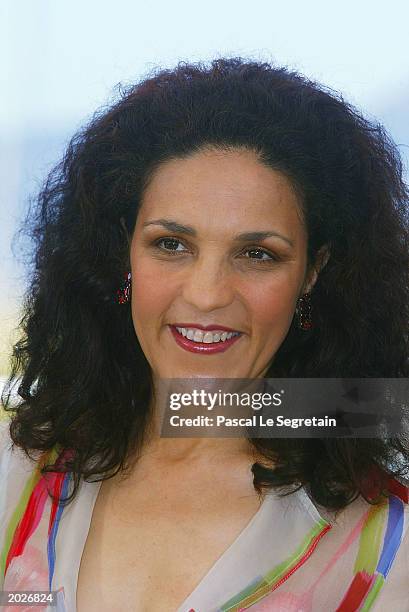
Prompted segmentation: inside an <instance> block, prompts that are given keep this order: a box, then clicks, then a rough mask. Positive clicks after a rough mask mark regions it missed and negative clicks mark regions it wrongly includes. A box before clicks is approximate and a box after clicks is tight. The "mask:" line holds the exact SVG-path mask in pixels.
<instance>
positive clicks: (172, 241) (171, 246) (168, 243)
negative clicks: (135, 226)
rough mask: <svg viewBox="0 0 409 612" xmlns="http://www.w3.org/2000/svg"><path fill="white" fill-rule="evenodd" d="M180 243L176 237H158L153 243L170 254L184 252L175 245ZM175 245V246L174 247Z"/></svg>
mask: <svg viewBox="0 0 409 612" xmlns="http://www.w3.org/2000/svg"><path fill="white" fill-rule="evenodd" d="M161 243H163V244H164V245H165V246H164V247H162V246H160V244H161ZM178 244H179V245H181V244H182V242H181V241H180V240H179V239H178V238H173V237H166V238H160V239H159V240H156V241H155V242H154V245H155V246H156V247H157V248H158V249H159V250H160V251H165V252H166V253H169V254H170V255H175V254H178V253H184V250H180V249H178V248H177V245H178ZM175 247H176V248H175Z"/></svg>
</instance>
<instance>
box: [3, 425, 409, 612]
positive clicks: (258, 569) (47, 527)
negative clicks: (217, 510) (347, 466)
mask: <svg viewBox="0 0 409 612" xmlns="http://www.w3.org/2000/svg"><path fill="white" fill-rule="evenodd" d="M58 459H60V460H61V454H60V455H59V453H58V451H57V450H56V449H53V450H52V451H50V452H49V453H47V454H44V455H43V456H42V457H41V459H39V460H38V461H37V462H32V461H30V460H29V459H28V458H27V457H26V456H25V455H24V453H23V451H21V450H20V449H18V448H15V449H14V450H13V451H12V450H11V441H10V438H9V433H8V424H7V423H6V422H0V587H1V589H0V590H3V591H5V592H6V593H10V592H15V591H53V592H54V593H55V602H56V603H55V604H54V605H51V604H49V603H46V602H45V603H44V604H41V605H39V604H38V603H37V604H36V605H35V606H34V605H30V604H25V605H24V606H18V607H16V606H15V605H13V606H11V605H10V606H7V605H3V607H2V608H1V609H2V610H4V611H5V612H15V611H16V610H32V611H33V612H39V611H41V610H44V611H47V612H52V611H56V612H76V590H77V582H78V574H79V567H80V562H81V556H82V552H83V550H84V547H85V541H86V538H87V535H88V531H89V527H90V523H91V519H92V513H93V508H94V505H95V501H96V499H97V496H98V492H99V489H100V485H101V483H100V482H94V483H92V482H86V481H82V482H81V487H80V490H79V493H78V495H77V497H76V498H75V499H74V501H73V502H72V503H71V504H69V505H68V506H66V507H63V506H61V505H59V504H58V498H59V496H61V495H63V496H64V495H66V493H67V491H68V490H69V487H70V480H71V478H72V475H71V474H70V473H65V474H61V473H57V472H52V473H49V474H48V475H47V477H44V476H42V475H41V473H40V469H41V467H42V465H43V464H44V462H46V461H47V462H49V463H50V462H53V463H54V462H55V461H56V460H58ZM47 489H49V490H51V491H52V493H53V494H54V495H55V496H56V498H57V499H56V501H55V502H52V500H51V498H50V497H49V495H48V491H47ZM391 491H392V492H391V494H390V496H389V498H388V499H387V500H385V501H384V503H381V504H380V505H377V506H372V505H369V504H368V503H366V502H365V501H364V500H362V499H358V500H356V501H355V502H353V503H352V504H350V505H349V506H347V508H345V509H344V510H342V512H341V513H339V514H338V515H337V516H335V514H334V513H331V512H329V511H327V510H325V509H324V508H321V507H320V508H318V507H317V506H316V505H315V504H314V503H313V502H312V501H311V499H310V498H309V496H308V494H307V492H306V491H305V489H300V490H298V491H297V492H295V493H293V494H291V495H289V496H287V497H279V496H278V495H277V494H276V493H274V492H270V493H268V494H266V495H265V497H264V499H263V502H262V504H261V506H260V508H259V509H258V511H257V512H256V514H255V515H254V516H253V518H252V519H251V520H250V522H249V523H248V524H247V526H246V527H245V528H244V529H243V531H242V532H241V533H240V534H239V536H238V537H237V538H236V539H235V541H234V542H233V543H232V544H231V545H230V546H229V547H228V548H227V550H225V552H224V553H223V554H222V555H221V556H220V557H219V559H218V560H217V561H216V563H215V564H214V565H213V567H212V568H211V569H210V570H209V571H208V572H207V574H206V575H205V576H204V577H203V578H202V579H201V581H200V583H199V584H198V585H197V587H196V588H195V589H194V591H193V592H192V593H191V594H190V595H189V596H188V597H187V599H186V600H185V601H184V602H183V603H182V605H181V606H180V607H179V609H178V610H177V612H228V611H229V612H239V611H244V610H251V612H265V611H270V610H276V611H280V612H281V611H283V612H314V611H317V612H321V611H325V612H332V611H334V612H335V611H336V612H355V611H357V610H359V611H367V610H371V611H374V612H380V611H381V610H382V612H385V611H388V612H389V611H393V612H408V611H409V536H406V537H405V534H406V533H407V527H408V524H409V505H408V488H407V487H405V486H403V485H402V484H401V483H398V482H397V481H396V480H395V481H393V483H391ZM4 596H5V594H3V597H4ZM130 609H131V607H130ZM133 609H135V610H137V607H136V608H133Z"/></svg>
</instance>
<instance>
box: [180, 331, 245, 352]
mask: <svg viewBox="0 0 409 612" xmlns="http://www.w3.org/2000/svg"><path fill="white" fill-rule="evenodd" d="M178 327H179V325H178ZM180 327H185V326H184V325H181V326H180ZM193 327H198V326H197V325H196V326H193ZM210 327H213V329H223V328H221V327H216V326H214V325H213V326H210ZM169 329H170V331H171V333H172V335H173V337H174V339H175V341H176V343H177V344H178V345H179V346H180V347H181V348H183V349H185V351H189V352H190V353H200V354H201V355H212V354H213V353H223V352H224V351H227V349H228V348H230V347H231V346H232V345H233V344H234V343H235V342H236V341H237V340H239V339H240V338H241V336H242V334H241V333H240V335H239V336H233V337H232V338H230V339H229V340H225V341H224V342H216V343H215V344H207V343H206V342H193V340H189V339H188V338H186V337H185V336H182V334H180V333H179V332H178V331H177V329H176V328H175V326H174V325H169ZM200 329H203V327H200ZM207 329H208V331H211V330H210V329H209V328H207ZM226 331H227V330H226ZM230 331H236V330H234V329H232V330H230Z"/></svg>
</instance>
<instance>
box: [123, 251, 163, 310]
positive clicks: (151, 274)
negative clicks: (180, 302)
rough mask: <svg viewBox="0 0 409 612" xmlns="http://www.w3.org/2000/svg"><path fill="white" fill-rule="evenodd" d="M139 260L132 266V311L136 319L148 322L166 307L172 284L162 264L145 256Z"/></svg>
mask: <svg viewBox="0 0 409 612" xmlns="http://www.w3.org/2000/svg"><path fill="white" fill-rule="evenodd" d="M137 262H138V263H137V264H135V265H133V266H132V311H133V316H134V320H138V321H140V320H143V321H144V322H146V321H149V320H152V319H153V318H155V317H157V315H158V313H160V312H161V311H163V310H164V309H165V308H166V305H167V304H168V302H169V300H170V299H171V286H170V284H169V283H167V282H166V276H165V273H164V270H163V271H162V270H161V266H158V265H157V264H155V262H152V261H151V260H148V259H144V258H143V257H139V258H138V260H137ZM162 272H163V273H162Z"/></svg>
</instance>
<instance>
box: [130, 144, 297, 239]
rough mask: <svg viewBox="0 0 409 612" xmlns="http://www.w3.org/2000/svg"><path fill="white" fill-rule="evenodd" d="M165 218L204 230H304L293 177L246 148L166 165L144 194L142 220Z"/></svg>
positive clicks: (197, 155) (202, 153) (198, 155)
mask: <svg viewBox="0 0 409 612" xmlns="http://www.w3.org/2000/svg"><path fill="white" fill-rule="evenodd" d="M166 215H168V216H171V217H172V218H177V219H178V220H179V221H181V222H183V221H185V222H186V221H187V220H189V221H190V224H191V225H192V224H196V225H198V228H199V229H200V226H201V225H204V226H206V229H209V226H212V225H218V226H219V227H220V225H223V227H224V228H225V229H228V228H229V227H230V228H232V230H233V229H234V227H236V226H237V227H240V228H243V226H244V227H246V228H247V227H248V226H249V224H251V225H254V223H258V224H260V222H261V221H263V222H264V224H265V223H268V222H269V221H270V222H278V223H281V227H282V229H285V228H289V227H290V226H291V227H292V228H293V231H296V229H298V231H303V227H302V226H303V218H302V213H301V208H300V203H299V199H298V196H297V194H296V192H295V190H294V188H293V186H292V185H291V183H290V181H289V179H288V178H287V177H286V176H285V175H284V174H282V173H281V172H279V171H277V170H273V169H271V168H268V167H266V166H265V165H263V164H262V163H261V162H260V161H259V159H258V158H257V155H256V153H254V152H252V151H247V150H233V151H214V150H206V151H200V152H197V153H194V154H192V155H190V156H189V157H187V158H183V159H172V160H170V161H167V162H165V163H163V164H162V165H161V166H160V167H159V168H158V169H156V171H155V172H154V174H153V176H152V179H151V181H150V183H149V185H148V187H147V188H146V190H145V193H144V195H143V198H142V202H141V208H140V212H139V215H138V217H139V220H140V221H141V222H142V221H146V220H147V219H149V218H151V217H159V216H160V217H165V216H166ZM251 229H256V228H253V227H252V228H251Z"/></svg>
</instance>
